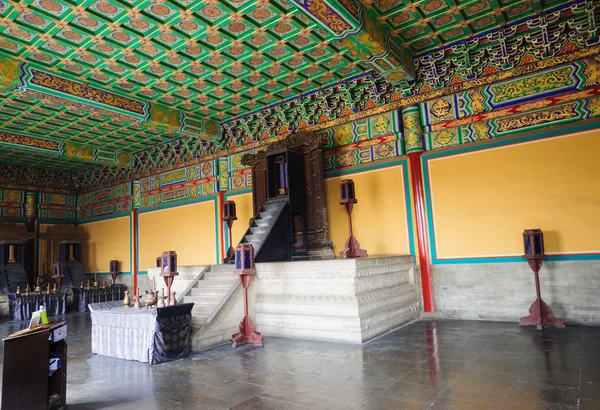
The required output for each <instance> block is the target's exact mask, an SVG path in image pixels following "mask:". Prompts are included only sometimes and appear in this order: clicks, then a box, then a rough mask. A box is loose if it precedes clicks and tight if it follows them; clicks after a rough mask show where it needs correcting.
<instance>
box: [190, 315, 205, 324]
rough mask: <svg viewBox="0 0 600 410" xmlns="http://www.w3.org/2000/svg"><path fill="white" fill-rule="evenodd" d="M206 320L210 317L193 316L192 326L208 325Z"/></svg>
mask: <svg viewBox="0 0 600 410" xmlns="http://www.w3.org/2000/svg"><path fill="white" fill-rule="evenodd" d="M206 319H208V315H205V316H192V326H196V327H199V326H201V325H203V324H205V323H206Z"/></svg>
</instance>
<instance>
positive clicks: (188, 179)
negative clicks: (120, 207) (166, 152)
mask: <svg viewBox="0 0 600 410" xmlns="http://www.w3.org/2000/svg"><path fill="white" fill-rule="evenodd" d="M217 172H218V169H217V161H206V162H202V163H200V164H197V165H194V166H191V167H185V168H179V169H176V170H173V171H168V172H164V173H160V174H157V175H153V176H150V177H146V178H142V179H141V180H140V197H141V204H140V206H141V208H151V207H154V206H158V205H165V204H168V203H176V202H179V201H186V200H192V199H196V198H200V197H204V196H210V195H214V194H215V193H217V192H218V182H217V180H218V176H217Z"/></svg>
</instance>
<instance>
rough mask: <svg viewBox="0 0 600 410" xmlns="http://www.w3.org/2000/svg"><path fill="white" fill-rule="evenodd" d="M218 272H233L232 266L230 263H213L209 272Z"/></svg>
mask: <svg viewBox="0 0 600 410" xmlns="http://www.w3.org/2000/svg"><path fill="white" fill-rule="evenodd" d="M217 272H231V266H229V265H212V266H211V267H210V270H209V271H208V272H207V273H217Z"/></svg>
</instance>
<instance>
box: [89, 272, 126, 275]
mask: <svg viewBox="0 0 600 410" xmlns="http://www.w3.org/2000/svg"><path fill="white" fill-rule="evenodd" d="M86 274H87V275H102V276H105V275H108V276H110V272H86ZM119 275H131V272H120V273H119Z"/></svg>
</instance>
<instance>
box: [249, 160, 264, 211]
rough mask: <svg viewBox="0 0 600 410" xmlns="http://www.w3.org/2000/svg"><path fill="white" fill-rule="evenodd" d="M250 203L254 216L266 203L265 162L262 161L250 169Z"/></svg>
mask: <svg viewBox="0 0 600 410" xmlns="http://www.w3.org/2000/svg"><path fill="white" fill-rule="evenodd" d="M252 202H253V203H254V215H255V216H256V214H258V211H259V210H260V208H262V206H263V205H264V204H265V202H267V161H266V160H264V159H263V160H262V161H258V163H257V164H256V165H255V166H254V167H253V168H252Z"/></svg>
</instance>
